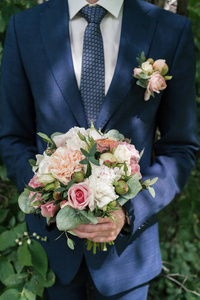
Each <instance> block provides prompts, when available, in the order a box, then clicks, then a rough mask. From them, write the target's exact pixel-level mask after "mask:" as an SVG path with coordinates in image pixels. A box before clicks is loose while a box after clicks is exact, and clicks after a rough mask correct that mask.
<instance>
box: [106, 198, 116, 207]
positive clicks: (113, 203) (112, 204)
mask: <svg viewBox="0 0 200 300" xmlns="http://www.w3.org/2000/svg"><path fill="white" fill-rule="evenodd" d="M116 205H117V201H116V200H113V201H111V202H110V203H109V204H108V206H109V207H111V208H112V207H115V206H116Z"/></svg>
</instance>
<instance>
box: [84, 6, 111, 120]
mask: <svg viewBox="0 0 200 300" xmlns="http://www.w3.org/2000/svg"><path fill="white" fill-rule="evenodd" d="M81 14H82V16H83V17H84V18H85V19H86V21H87V22H88V25H87V27H86V29H85V33H84V42H83V56H82V70H81V83H80V92H81V98H82V100H83V104H84V109H85V113H86V115H87V122H88V126H90V124H91V122H93V123H94V122H95V120H96V118H97V115H98V113H99V111H100V107H101V105H102V103H103V99H104V96H105V68H104V49H103V39H102V35H101V30H100V22H101V20H102V19H103V17H104V16H105V14H106V10H105V9H104V8H103V7H100V6H85V7H83V8H82V9H81Z"/></svg>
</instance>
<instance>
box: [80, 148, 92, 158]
mask: <svg viewBox="0 0 200 300" xmlns="http://www.w3.org/2000/svg"><path fill="white" fill-rule="evenodd" d="M80 150H81V152H82V154H83V155H84V156H85V157H89V156H90V155H89V152H87V151H86V150H84V149H83V148H81V149H80Z"/></svg>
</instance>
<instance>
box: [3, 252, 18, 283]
mask: <svg viewBox="0 0 200 300" xmlns="http://www.w3.org/2000/svg"><path fill="white" fill-rule="evenodd" d="M13 274H15V271H14V269H13V266H12V264H11V263H10V262H9V261H8V260H7V259H6V258H4V257H0V281H2V282H3V283H4V281H5V280H6V279H7V278H8V277H9V276H11V275H13Z"/></svg>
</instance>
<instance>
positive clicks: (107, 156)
mask: <svg viewBox="0 0 200 300" xmlns="http://www.w3.org/2000/svg"><path fill="white" fill-rule="evenodd" d="M100 159H101V160H102V161H103V163H104V165H106V166H107V167H109V168H114V167H116V163H117V159H116V157H115V156H114V155H113V154H112V153H109V152H106V153H102V154H101V155H100Z"/></svg>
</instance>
